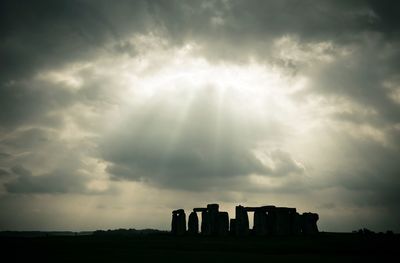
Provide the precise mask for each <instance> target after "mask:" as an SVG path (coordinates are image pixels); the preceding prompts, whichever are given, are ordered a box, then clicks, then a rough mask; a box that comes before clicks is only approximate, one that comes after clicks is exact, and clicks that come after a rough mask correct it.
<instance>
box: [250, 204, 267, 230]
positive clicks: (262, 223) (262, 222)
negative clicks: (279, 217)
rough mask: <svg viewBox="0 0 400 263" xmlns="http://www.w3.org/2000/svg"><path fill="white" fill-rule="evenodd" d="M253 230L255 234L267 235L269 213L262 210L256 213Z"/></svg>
mask: <svg viewBox="0 0 400 263" xmlns="http://www.w3.org/2000/svg"><path fill="white" fill-rule="evenodd" d="M253 230H254V233H255V234H256V235H259V236H263V235H266V234H267V213H266V211H265V210H264V209H262V208H259V209H256V210H255V211H254V224H253Z"/></svg>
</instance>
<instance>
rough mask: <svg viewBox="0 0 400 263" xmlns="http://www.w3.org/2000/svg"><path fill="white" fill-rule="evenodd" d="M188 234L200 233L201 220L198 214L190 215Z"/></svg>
mask: <svg viewBox="0 0 400 263" xmlns="http://www.w3.org/2000/svg"><path fill="white" fill-rule="evenodd" d="M188 232H189V233H190V234H194V235H196V234H198V233H199V218H198V217H197V213H196V212H194V211H193V212H191V213H190V215H189V222H188Z"/></svg>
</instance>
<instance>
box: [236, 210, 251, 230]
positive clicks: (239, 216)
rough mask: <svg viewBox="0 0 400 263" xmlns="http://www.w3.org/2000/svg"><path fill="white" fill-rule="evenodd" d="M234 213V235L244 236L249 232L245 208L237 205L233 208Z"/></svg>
mask: <svg viewBox="0 0 400 263" xmlns="http://www.w3.org/2000/svg"><path fill="white" fill-rule="evenodd" d="M235 213H236V235H237V236H246V235H248V234H249V217H248V215H247V211H246V209H245V208H244V207H243V206H241V205H238V206H236V209H235Z"/></svg>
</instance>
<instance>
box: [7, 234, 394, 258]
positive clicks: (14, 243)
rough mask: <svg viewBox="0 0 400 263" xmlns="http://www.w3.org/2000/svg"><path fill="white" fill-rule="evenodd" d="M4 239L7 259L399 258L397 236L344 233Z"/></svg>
mask: <svg viewBox="0 0 400 263" xmlns="http://www.w3.org/2000/svg"><path fill="white" fill-rule="evenodd" d="M0 242H1V247H2V251H3V252H2V255H3V257H7V258H8V259H9V260H7V262H29V261H32V262H33V261H39V262H155V261H156V262H160V261H166V262H252V261H255V262H361V261H363V262H365V261H371V260H382V259H386V258H393V257H394V259H396V258H399V249H400V246H399V245H400V237H399V235H378V234H374V235H358V234H345V233H342V234H341V233H321V234H320V235H318V236H309V237H307V236H297V237H246V238H236V237H224V238H222V237H202V236H198V237H174V236H170V235H167V234H159V235H136V236H94V235H87V236H47V237H46V236H44V237H29V238H26V237H1V238H0ZM395 261H396V260H395ZM3 262H5V261H3Z"/></svg>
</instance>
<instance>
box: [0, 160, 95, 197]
mask: <svg viewBox="0 0 400 263" xmlns="http://www.w3.org/2000/svg"><path fill="white" fill-rule="evenodd" d="M11 170H12V172H13V173H14V174H15V175H16V176H17V178H16V180H13V181H11V182H7V183H6V184H5V188H6V189H7V191H8V192H10V193H50V194H51V193H69V192H72V193H88V192H89V191H88V190H87V189H86V188H85V187H84V184H83V183H84V182H87V181H88V178H85V177H82V176H79V175H77V174H69V172H70V171H68V170H64V169H61V170H56V171H54V173H53V174H41V175H35V176H33V175H32V173H31V171H29V170H27V169H26V168H24V167H22V166H15V167H13V168H11Z"/></svg>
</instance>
